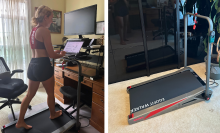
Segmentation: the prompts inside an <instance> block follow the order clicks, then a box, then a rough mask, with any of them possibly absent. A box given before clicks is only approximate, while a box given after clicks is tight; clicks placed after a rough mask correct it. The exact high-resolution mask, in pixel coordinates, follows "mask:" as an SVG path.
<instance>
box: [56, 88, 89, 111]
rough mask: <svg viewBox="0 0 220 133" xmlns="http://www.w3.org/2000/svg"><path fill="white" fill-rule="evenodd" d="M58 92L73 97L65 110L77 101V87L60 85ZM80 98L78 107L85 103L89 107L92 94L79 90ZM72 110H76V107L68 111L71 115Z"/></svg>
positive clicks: (73, 105)
mask: <svg viewBox="0 0 220 133" xmlns="http://www.w3.org/2000/svg"><path fill="white" fill-rule="evenodd" d="M60 92H61V93H62V94H63V95H64V96H66V97H68V98H71V99H73V103H72V104H71V105H70V106H68V107H67V108H66V109H65V110H68V109H69V108H70V107H73V108H74V107H75V105H76V103H77V89H74V88H72V87H70V86H63V87H60ZM80 99H81V100H80V102H81V105H80V107H79V108H81V107H82V106H84V105H87V106H88V107H91V101H92V96H91V95H89V94H85V93H82V92H81V96H80ZM74 112H76V109H74V110H73V111H72V112H70V114H71V115H72V114H73V113H74Z"/></svg>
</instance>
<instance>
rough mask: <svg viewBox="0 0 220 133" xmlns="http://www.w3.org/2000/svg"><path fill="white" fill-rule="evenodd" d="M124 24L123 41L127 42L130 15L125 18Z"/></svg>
mask: <svg viewBox="0 0 220 133" xmlns="http://www.w3.org/2000/svg"><path fill="white" fill-rule="evenodd" d="M123 22H124V26H123V33H124V35H123V37H124V38H123V39H124V41H128V40H127V28H128V15H126V16H125V17H123Z"/></svg>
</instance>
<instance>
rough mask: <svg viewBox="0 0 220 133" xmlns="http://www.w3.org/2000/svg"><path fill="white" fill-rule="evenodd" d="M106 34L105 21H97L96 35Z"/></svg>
mask: <svg viewBox="0 0 220 133" xmlns="http://www.w3.org/2000/svg"><path fill="white" fill-rule="evenodd" d="M104 34H105V22H104V21H99V22H96V35H104Z"/></svg>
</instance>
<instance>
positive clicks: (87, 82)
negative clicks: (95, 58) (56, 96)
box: [82, 78, 92, 88]
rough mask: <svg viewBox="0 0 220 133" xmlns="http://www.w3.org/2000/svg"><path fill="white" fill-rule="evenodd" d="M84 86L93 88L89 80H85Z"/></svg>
mask: <svg viewBox="0 0 220 133" xmlns="http://www.w3.org/2000/svg"><path fill="white" fill-rule="evenodd" d="M82 84H84V85H86V86H89V87H91V88H92V82H90V81H89V79H86V78H83V81H82Z"/></svg>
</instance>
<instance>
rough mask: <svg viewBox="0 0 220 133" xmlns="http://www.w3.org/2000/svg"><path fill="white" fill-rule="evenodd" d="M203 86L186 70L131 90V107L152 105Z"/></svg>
mask: <svg viewBox="0 0 220 133" xmlns="http://www.w3.org/2000/svg"><path fill="white" fill-rule="evenodd" d="M202 86H203V85H202V84H201V83H200V81H199V80H198V79H197V78H196V77H195V76H194V75H193V74H192V73H191V72H190V71H184V72H182V73H178V74H176V75H172V76H169V77H166V78H163V79H159V80H156V81H153V82H150V83H147V84H144V85H141V86H138V87H135V88H132V89H131V90H129V94H130V109H131V110H132V109H134V108H137V107H139V106H143V105H145V104H146V105H147V104H148V105H149V106H148V107H151V106H153V105H156V104H158V103H161V102H164V101H166V100H169V99H172V98H175V97H177V96H180V95H183V94H186V93H188V92H191V91H193V90H195V88H199V87H202ZM148 107H146V108H148ZM142 109H145V108H142ZM142 109H140V110H142ZM133 113H134V112H133Z"/></svg>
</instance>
